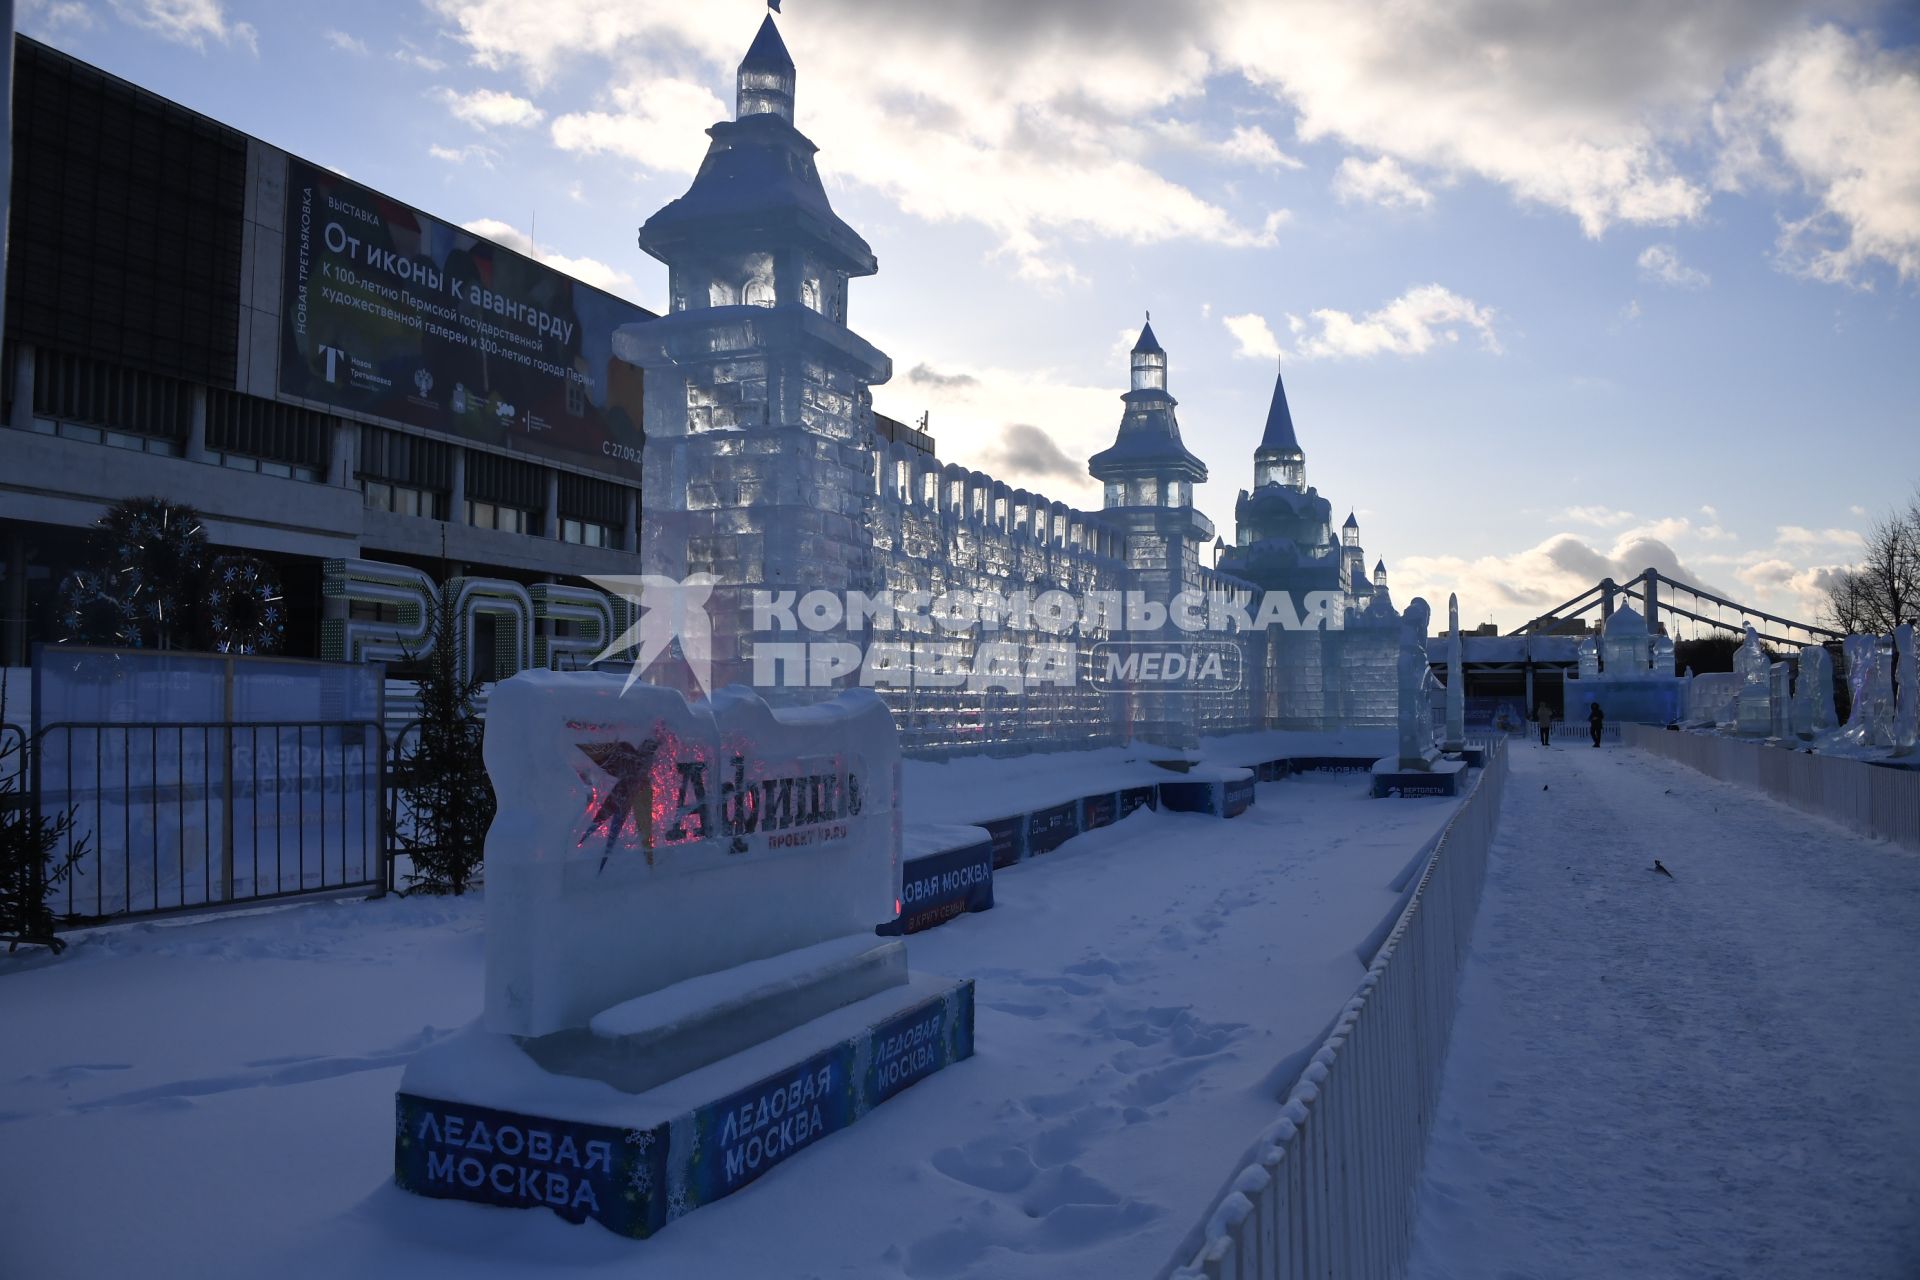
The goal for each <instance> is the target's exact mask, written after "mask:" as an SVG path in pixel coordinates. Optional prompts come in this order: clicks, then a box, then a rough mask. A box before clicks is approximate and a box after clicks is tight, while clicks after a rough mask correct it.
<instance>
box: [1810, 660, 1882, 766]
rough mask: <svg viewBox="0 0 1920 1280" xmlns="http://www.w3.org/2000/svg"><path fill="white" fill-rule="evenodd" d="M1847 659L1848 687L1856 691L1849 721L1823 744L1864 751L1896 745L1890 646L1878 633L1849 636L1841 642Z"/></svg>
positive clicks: (1851, 690)
mask: <svg viewBox="0 0 1920 1280" xmlns="http://www.w3.org/2000/svg"><path fill="white" fill-rule="evenodd" d="M1841 653H1842V654H1843V655H1844V656H1845V657H1846V660H1847V689H1848V692H1850V693H1851V694H1852V695H1853V698H1852V705H1851V706H1850V707H1849V708H1848V711H1847V722H1846V724H1844V725H1842V726H1841V727H1840V728H1838V729H1836V730H1835V731H1834V732H1833V733H1832V734H1831V735H1830V736H1829V738H1828V740H1827V741H1826V742H1825V743H1824V744H1823V745H1825V746H1828V747H1838V748H1841V749H1843V750H1853V751H1861V750H1867V749H1871V748H1874V747H1887V746H1891V745H1893V733H1892V727H1891V723H1890V722H1891V719H1892V714H1893V673H1892V671H1891V670H1890V669H1889V660H1890V659H1891V658H1892V656H1893V650H1892V649H1891V647H1888V648H1884V649H1883V648H1882V646H1881V644H1880V637H1879V636H1848V637H1847V638H1846V640H1845V641H1844V642H1843V643H1842V645H1841Z"/></svg>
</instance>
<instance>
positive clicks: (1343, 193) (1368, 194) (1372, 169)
mask: <svg viewBox="0 0 1920 1280" xmlns="http://www.w3.org/2000/svg"><path fill="white" fill-rule="evenodd" d="M1333 194H1334V195H1336V196H1338V197H1339V198H1340V200H1341V201H1342V202H1343V203H1347V204H1354V203H1359V204H1378V205H1385V206H1386V207H1387V208H1389V209H1424V208H1426V207H1427V206H1428V205H1431V204H1432V203H1433V192H1431V191H1429V190H1427V189H1426V188H1425V187H1423V186H1421V185H1420V184H1419V183H1418V182H1416V181H1415V180H1414V177H1413V175H1412V174H1410V173H1408V172H1407V171H1406V170H1405V169H1403V168H1401V167H1400V162H1399V161H1397V160H1395V159H1394V158H1393V157H1392V156H1381V157H1380V158H1379V159H1377V160H1372V161H1364V160H1361V159H1360V158H1359V157H1357V156H1348V157H1347V158H1346V159H1344V160H1342V161H1341V162H1340V168H1339V169H1338V170H1337V171H1335V173H1334V175H1333Z"/></svg>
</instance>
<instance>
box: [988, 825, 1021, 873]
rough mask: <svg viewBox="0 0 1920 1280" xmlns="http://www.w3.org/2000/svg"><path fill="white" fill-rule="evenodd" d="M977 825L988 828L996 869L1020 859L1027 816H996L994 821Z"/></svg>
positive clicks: (1008, 865)
mask: <svg viewBox="0 0 1920 1280" xmlns="http://www.w3.org/2000/svg"><path fill="white" fill-rule="evenodd" d="M976 825H978V826H982V827H985V828H986V829H987V836H988V838H990V839H991V840H992V841H993V866H994V870H996V871H997V870H999V869H1000V868H1001V867H1010V866H1012V865H1013V864H1014V863H1016V862H1018V861H1020V844H1021V840H1020V837H1021V836H1023V835H1025V834H1026V830H1027V817H1026V815H1025V814H1015V815H1014V816H1013V817H1011V818H995V819H994V820H993V821H992V822H981V823H977V824H976Z"/></svg>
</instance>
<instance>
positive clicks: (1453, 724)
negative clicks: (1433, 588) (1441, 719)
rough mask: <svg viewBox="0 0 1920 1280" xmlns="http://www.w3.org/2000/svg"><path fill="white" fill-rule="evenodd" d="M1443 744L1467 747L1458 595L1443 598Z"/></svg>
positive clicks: (1447, 746)
mask: <svg viewBox="0 0 1920 1280" xmlns="http://www.w3.org/2000/svg"><path fill="white" fill-rule="evenodd" d="M1446 620H1448V637H1446V745H1444V750H1465V748H1467V674H1465V670H1463V666H1461V654H1459V595H1457V593H1455V595H1448V597H1446Z"/></svg>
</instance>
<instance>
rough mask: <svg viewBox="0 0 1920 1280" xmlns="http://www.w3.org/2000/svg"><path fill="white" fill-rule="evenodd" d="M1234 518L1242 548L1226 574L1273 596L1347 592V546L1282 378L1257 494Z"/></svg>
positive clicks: (1230, 552)
mask: <svg viewBox="0 0 1920 1280" xmlns="http://www.w3.org/2000/svg"><path fill="white" fill-rule="evenodd" d="M1233 521H1234V545H1233V546H1232V547H1229V548H1228V549H1227V550H1226V552H1225V553H1224V554H1223V555H1222V556H1221V558H1220V569H1221V571H1222V572H1223V573H1232V574H1236V575H1238V576H1239V577H1242V578H1245V579H1247V580H1248V581H1250V582H1253V583H1255V584H1256V585H1258V586H1260V587H1262V588H1264V589H1266V590H1268V591H1291V592H1294V593H1296V594H1298V593H1301V592H1306V591H1344V590H1345V589H1346V583H1345V582H1344V581H1343V575H1342V573H1341V567H1342V563H1343V561H1344V559H1345V549H1344V548H1343V547H1342V546H1341V545H1340V543H1339V542H1338V541H1336V540H1335V538H1334V534H1333V506H1332V504H1331V503H1329V502H1328V501H1327V500H1326V499H1325V498H1323V497H1321V496H1320V491H1319V490H1317V489H1315V488H1314V487H1313V486H1311V485H1309V484H1308V483H1307V455H1306V453H1305V451H1304V450H1302V449H1301V448H1300V441H1299V438H1298V437H1297V436H1295V434H1294V430H1293V414H1292V412H1291V410H1289V409H1288V407H1287V385H1286V379H1285V377H1284V376H1282V375H1281V374H1278V373H1276V374H1275V375H1274V379H1273V401H1272V403H1271V404H1270V405H1269V406H1268V408H1267V426H1266V430H1265V432H1263V433H1262V435H1261V437H1260V445H1259V447H1258V448H1256V449H1255V450H1254V451H1253V490H1252V491H1251V492H1248V491H1247V490H1245V489H1242V490H1241V491H1240V498H1239V501H1237V502H1236V503H1234V508H1233ZM1355 532H1356V534H1357V533H1358V529H1357V527H1356V529H1355ZM1355 549H1356V550H1357V549H1358V541H1357V539H1356V541H1355Z"/></svg>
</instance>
